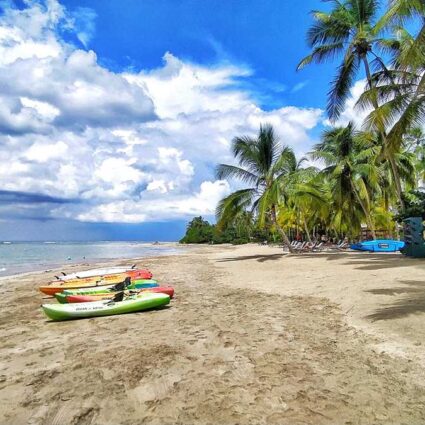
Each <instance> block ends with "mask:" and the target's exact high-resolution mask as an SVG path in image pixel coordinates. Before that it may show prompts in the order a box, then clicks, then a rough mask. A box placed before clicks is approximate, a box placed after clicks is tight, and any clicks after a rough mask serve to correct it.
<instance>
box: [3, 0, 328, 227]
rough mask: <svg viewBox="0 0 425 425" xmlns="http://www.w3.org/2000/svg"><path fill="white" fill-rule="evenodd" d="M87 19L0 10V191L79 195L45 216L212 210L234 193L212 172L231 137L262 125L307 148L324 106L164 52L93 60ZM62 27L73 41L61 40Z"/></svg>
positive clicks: (42, 7)
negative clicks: (266, 103) (261, 94)
mask: <svg viewBox="0 0 425 425" xmlns="http://www.w3.org/2000/svg"><path fill="white" fill-rule="evenodd" d="M76 13H77V15H76ZM78 13H79V15H78ZM94 18H95V14H94V13H91V12H90V10H82V11H81V10H79V11H77V12H76V11H73V12H69V11H67V10H66V9H65V8H64V7H62V6H61V5H60V4H59V3H58V2H57V1H56V0H48V1H45V2H43V3H39V2H36V1H31V2H28V4H27V8H24V9H23V10H19V9H13V8H9V9H7V10H6V11H5V13H4V14H3V15H2V16H1V17H0V161H1V162H2V164H8V167H7V169H6V167H1V168H0V181H1V182H2V188H3V189H4V190H6V191H11V192H13V193H15V192H16V193H18V192H24V193H35V194H40V195H42V196H48V197H51V199H71V200H75V199H78V200H79V202H74V201H72V202H67V203H66V204H65V203H64V204H57V203H46V202H44V204H45V205H47V207H46V208H45V211H44V212H43V214H44V215H47V216H50V217H52V218H55V217H65V218H70V219H77V220H80V221H89V222H94V221H107V222H142V221H153V220H154V221H157V220H167V219H171V218H186V217H189V216H192V215H199V214H203V215H211V214H213V213H214V210H215V206H216V204H217V202H218V201H219V199H220V198H221V197H223V196H225V195H226V194H228V193H229V192H230V190H231V185H229V183H228V182H226V181H218V180H215V178H214V168H215V166H216V164H217V163H218V162H230V161H232V157H231V155H230V151H229V146H230V142H231V139H232V138H233V137H234V136H236V135H242V134H247V135H255V134H256V133H257V131H258V127H259V125H260V123H265V122H268V123H271V124H273V125H274V126H275V128H276V131H277V133H278V134H279V135H280V137H281V141H282V143H286V144H289V145H291V146H292V147H293V148H294V149H295V150H296V152H297V153H298V154H302V153H304V152H305V151H307V150H308V149H309V147H310V146H311V144H312V140H311V136H310V134H309V131H310V130H311V129H313V128H314V127H316V126H317V125H318V124H319V123H320V122H321V120H322V111H321V110H320V109H309V108H298V107H293V106H287V107H283V108H278V109H273V110H268V111H265V110H263V109H262V108H260V107H259V106H258V105H257V104H256V102H255V101H254V97H253V96H251V94H250V91H249V90H248V89H243V87H242V86H241V84H240V82H241V80H243V79H244V78H250V77H251V76H252V74H253V71H252V70H251V69H249V68H247V67H245V66H237V65H233V64H231V63H221V64H217V65H215V66H203V65H199V64H196V63H191V62H188V61H183V60H181V59H179V58H178V57H176V56H175V55H173V54H172V53H170V52H167V53H165V55H164V58H163V59H164V63H163V66H161V67H159V68H158V69H151V70H141V71H139V72H112V71H110V70H109V69H107V68H105V67H104V66H101V65H100V64H99V62H98V60H97V56H96V53H95V52H93V51H91V50H87V47H84V48H82V46H87V45H88V44H89V41H90V37H92V36H93V31H94V25H93V22H94ZM64 31H67V32H74V34H75V36H76V37H77V39H78V40H79V41H80V42H79V43H76V45H73V44H71V43H70V42H69V41H68V42H65V41H64V40H63V38H61V36H60V34H62V33H63V32H64ZM230 184H231V183H230ZM49 199H50V198H49ZM28 202H29V203H30V201H28ZM31 202H33V203H36V202H37V200H36V198H34V200H33V201H31ZM19 205H22V203H20V204H19ZM20 211H21V213H22V214H25V209H21V210H20ZM31 214H33V210H31ZM0 215H1V211H0ZM31 216H32V215H31Z"/></svg>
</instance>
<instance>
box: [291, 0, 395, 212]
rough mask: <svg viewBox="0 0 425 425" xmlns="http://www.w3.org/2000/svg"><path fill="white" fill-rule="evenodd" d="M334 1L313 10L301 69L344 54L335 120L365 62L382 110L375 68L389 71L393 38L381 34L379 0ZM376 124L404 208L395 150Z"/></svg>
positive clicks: (331, 104) (331, 110)
mask: <svg viewBox="0 0 425 425" xmlns="http://www.w3.org/2000/svg"><path fill="white" fill-rule="evenodd" d="M332 3H333V5H334V7H333V9H332V10H331V12H330V13H325V12H317V11H316V12H313V16H314V19H315V21H316V22H315V24H314V25H313V26H312V27H311V28H310V30H309V31H308V36H307V39H308V42H309V45H310V46H311V48H312V49H313V51H312V53H311V54H310V55H308V56H307V57H305V58H304V59H303V60H302V61H301V62H300V64H299V65H298V69H300V68H302V67H304V66H305V65H307V64H309V63H311V62H316V63H322V62H325V61H328V60H331V59H334V58H335V56H337V55H338V54H339V55H342V56H343V59H342V63H341V65H340V66H339V68H338V73H337V75H336V77H335V79H334V81H333V82H332V85H331V89H330V91H329V94H328V104H327V111H328V115H329V117H330V119H331V121H335V120H336V119H337V118H338V117H339V116H340V114H341V112H342V110H343V108H344V105H345V100H346V99H347V97H348V95H349V92H350V88H351V87H352V85H353V83H354V79H355V77H356V75H357V73H358V71H359V69H360V66H361V65H362V66H363V69H364V72H365V74H366V79H367V88H368V90H369V92H370V100H371V105H372V107H373V108H374V109H378V107H379V103H378V100H377V97H376V94H375V84H374V82H375V80H374V79H373V78H372V72H371V67H372V66H373V67H374V68H378V69H379V70H381V72H382V74H383V75H385V74H386V73H388V69H387V68H386V66H385V64H384V61H383V59H382V54H383V53H384V52H386V51H388V49H389V46H391V45H392V43H393V41H392V40H388V39H384V38H382V37H379V30H380V28H381V26H378V25H376V24H375V20H376V18H377V14H378V1H376V0H345V1H342V0H332ZM398 45H399V44H398ZM376 124H378V126H377V131H379V133H380V136H381V142H382V147H383V154H384V155H385V156H386V158H387V159H388V161H389V162H390V165H391V171H392V173H393V176H394V178H393V180H394V184H395V186H396V191H397V196H398V200H399V202H400V205H401V207H402V208H403V198H402V188H401V183H400V176H399V171H398V169H397V166H396V163H395V159H394V155H395V153H394V152H393V150H392V149H390V148H389V147H388V146H387V144H388V141H387V135H386V129H385V126H384V125H383V123H382V122H379V121H378V120H377V121H376Z"/></svg>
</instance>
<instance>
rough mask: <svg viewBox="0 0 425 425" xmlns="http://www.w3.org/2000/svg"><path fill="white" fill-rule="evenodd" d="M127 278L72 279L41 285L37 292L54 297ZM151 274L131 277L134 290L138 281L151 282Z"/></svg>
mask: <svg viewBox="0 0 425 425" xmlns="http://www.w3.org/2000/svg"><path fill="white" fill-rule="evenodd" d="M143 276H144V277H143ZM127 277H129V276H126V275H116V276H113V277H103V278H102V279H100V280H95V279H92V278H87V279H73V280H69V281H66V282H62V281H60V280H57V281H54V282H51V283H50V284H49V285H42V286H40V287H39V290H40V291H41V292H43V294H46V295H52V296H53V295H55V294H56V293H58V292H63V291H65V290H67V289H79V288H98V287H110V286H112V285H116V284H117V283H121V282H123V281H124V280H125V279H126V278H127ZM151 277H152V273H150V272H149V273H148V274H145V273H143V274H139V275H138V277H132V278H131V279H132V283H131V285H136V286H134V287H135V288H136V287H137V285H138V284H139V281H142V282H144V281H146V280H151Z"/></svg>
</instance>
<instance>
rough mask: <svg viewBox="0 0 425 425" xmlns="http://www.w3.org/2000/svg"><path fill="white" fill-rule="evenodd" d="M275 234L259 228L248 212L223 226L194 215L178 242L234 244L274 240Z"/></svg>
mask: <svg viewBox="0 0 425 425" xmlns="http://www.w3.org/2000/svg"><path fill="white" fill-rule="evenodd" d="M275 239H276V235H274V234H273V233H272V232H267V231H266V230H260V229H259V228H258V226H256V225H255V224H254V222H253V220H252V216H251V215H250V214H248V213H245V214H242V215H241V216H240V217H238V218H237V219H234V220H232V222H231V223H229V224H227V225H226V226H225V227H224V228H223V227H220V226H217V225H214V224H210V223H209V222H208V221H206V220H204V219H203V218H202V217H195V218H194V219H193V220H192V221H190V222H189V224H188V225H187V229H186V234H185V236H184V237H183V238H182V239H181V240H180V243H199V244H203V243H204V244H205V243H208V244H222V243H231V244H234V245H239V244H244V243H248V242H263V241H274V240H275Z"/></svg>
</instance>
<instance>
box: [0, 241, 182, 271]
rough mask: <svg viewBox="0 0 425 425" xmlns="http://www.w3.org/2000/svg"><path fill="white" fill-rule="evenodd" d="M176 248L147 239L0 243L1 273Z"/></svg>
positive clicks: (154, 253)
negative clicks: (144, 240) (140, 240)
mask: <svg viewBox="0 0 425 425" xmlns="http://www.w3.org/2000/svg"><path fill="white" fill-rule="evenodd" d="M177 252H180V250H179V249H178V248H174V247H172V246H170V245H161V244H159V245H153V244H151V243H146V242H0V276H9V275H13V274H17V273H25V272H29V271H40V270H48V269H51V268H55V267H59V266H61V265H63V264H66V263H85V262H87V263H90V262H94V261H95V260H97V261H102V260H110V259H119V258H136V257H153V256H157V255H168V254H176V253H177Z"/></svg>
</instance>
